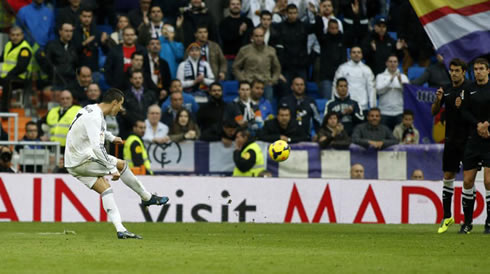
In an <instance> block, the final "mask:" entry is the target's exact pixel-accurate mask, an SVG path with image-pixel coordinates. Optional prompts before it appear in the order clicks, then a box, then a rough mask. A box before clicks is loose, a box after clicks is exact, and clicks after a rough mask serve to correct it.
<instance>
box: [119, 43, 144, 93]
mask: <svg viewBox="0 0 490 274" xmlns="http://www.w3.org/2000/svg"><path fill="white" fill-rule="evenodd" d="M144 64H145V54H144V53H143V52H141V51H135V52H133V53H132V54H131V60H130V64H129V67H128V70H126V72H124V74H123V75H124V76H123V77H124V80H123V81H122V82H123V85H122V87H123V90H127V89H129V88H130V87H131V82H130V81H129V80H130V79H131V74H132V73H133V71H135V70H141V71H143V75H145V73H144V67H143V65H144ZM145 76H146V75H145ZM148 78H149V77H145V78H144V80H147V79H148ZM143 82H144V84H145V86H146V85H147V83H146V81H143Z"/></svg>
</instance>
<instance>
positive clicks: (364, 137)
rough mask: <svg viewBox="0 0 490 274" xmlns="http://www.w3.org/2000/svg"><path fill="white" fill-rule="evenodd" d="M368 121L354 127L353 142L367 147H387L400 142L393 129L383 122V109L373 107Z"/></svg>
mask: <svg viewBox="0 0 490 274" xmlns="http://www.w3.org/2000/svg"><path fill="white" fill-rule="evenodd" d="M367 120H368V121H367V122H366V123H363V124H360V125H358V126H356V127H355V128H354V133H352V142H353V143H354V144H358V145H360V146H363V147H365V148H369V147H371V148H374V149H379V150H381V149H385V148H387V147H389V146H392V145H396V144H398V140H397V139H395V137H394V136H393V134H392V133H391V130H390V129H389V128H388V127H387V126H385V125H383V124H381V111H380V110H379V108H377V107H374V108H371V109H370V110H369V112H368V117H367Z"/></svg>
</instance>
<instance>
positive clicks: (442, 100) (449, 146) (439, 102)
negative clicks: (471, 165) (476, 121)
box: [432, 58, 471, 233]
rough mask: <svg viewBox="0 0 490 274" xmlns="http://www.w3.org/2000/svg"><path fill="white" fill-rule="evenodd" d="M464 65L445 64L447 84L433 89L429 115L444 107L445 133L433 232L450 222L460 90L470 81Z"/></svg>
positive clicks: (463, 135) (460, 139) (459, 142)
mask: <svg viewBox="0 0 490 274" xmlns="http://www.w3.org/2000/svg"><path fill="white" fill-rule="evenodd" d="M466 70H467V65H466V63H465V62H464V61H462V60H461V59H458V58H455V59H453V60H451V62H450V63H449V75H450V76H451V84H450V85H448V86H446V87H441V88H439V89H438V90H437V93H436V94H437V97H436V100H435V102H434V103H433V104H432V115H434V116H435V115H437V114H438V113H439V111H440V109H441V107H442V106H445V113H444V115H445V121H446V122H445V124H446V134H445V141H444V153H443V157H442V170H443V172H444V179H443V183H444V186H443V189H442V204H443V208H444V219H442V222H441V226H440V227H439V229H438V230H437V233H444V232H446V231H447V229H448V227H449V226H450V225H452V224H454V218H453V217H452V214H451V201H452V198H453V191H454V187H453V185H454V179H455V178H456V174H457V173H458V172H459V170H460V165H461V162H462V161H463V153H464V146H465V143H466V139H467V136H468V134H467V130H465V128H466V123H465V120H464V119H463V115H462V112H461V109H462V107H461V104H462V99H463V98H464V92H465V90H467V87H468V86H469V85H470V84H471V83H470V82H469V81H468V80H466V79H465V75H466Z"/></svg>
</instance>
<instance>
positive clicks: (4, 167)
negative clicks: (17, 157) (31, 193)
mask: <svg viewBox="0 0 490 274" xmlns="http://www.w3.org/2000/svg"><path fill="white" fill-rule="evenodd" d="M10 161H12V151H10V149H9V148H8V147H6V146H0V172H7V173H15V172H16V171H15V170H14V169H13V168H12V167H11V165H12V163H11V162H10Z"/></svg>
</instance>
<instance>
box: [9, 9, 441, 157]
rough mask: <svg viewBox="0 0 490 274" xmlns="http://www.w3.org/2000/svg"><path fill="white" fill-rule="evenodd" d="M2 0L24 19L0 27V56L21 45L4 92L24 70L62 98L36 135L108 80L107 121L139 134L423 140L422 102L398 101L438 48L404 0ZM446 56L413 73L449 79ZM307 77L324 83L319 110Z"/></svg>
mask: <svg viewBox="0 0 490 274" xmlns="http://www.w3.org/2000/svg"><path fill="white" fill-rule="evenodd" d="M4 2H5V3H4ZM4 2H2V4H3V7H2V8H3V12H6V13H10V14H11V15H14V16H15V22H13V23H14V25H15V26H18V27H11V28H10V29H8V30H6V31H7V32H8V33H9V40H10V42H9V43H11V45H10V48H4V49H3V52H2V55H1V56H0V58H1V60H0V61H3V62H5V61H7V60H5V59H4V58H7V55H8V54H9V53H8V52H5V51H11V48H12V47H14V48H15V47H20V51H19V52H18V56H15V57H14V58H13V60H17V65H16V66H15V68H14V67H8V68H10V71H5V68H6V67H5V66H4V67H3V70H2V74H1V83H2V85H3V86H4V89H3V90H4V95H3V97H5V96H9V93H10V92H9V88H8V87H10V85H11V82H13V81H14V80H17V81H18V80H22V79H25V77H24V78H22V73H27V74H28V75H30V76H32V77H33V79H34V80H35V81H36V88H38V89H44V88H46V87H47V88H49V89H51V90H52V94H53V98H52V102H51V104H52V105H54V106H56V107H53V108H51V109H50V110H49V112H48V113H47V115H46V116H45V117H41V119H39V122H38V128H39V136H41V137H40V138H41V139H42V140H53V141H59V142H60V144H61V145H62V147H63V144H64V139H63V138H64V137H63V134H65V137H66V130H67V128H66V125H69V124H70V123H71V121H72V120H73V119H75V117H74V115H75V114H76V111H75V110H77V109H79V108H80V106H81V107H83V106H85V105H87V104H93V103H97V102H98V101H99V100H100V98H101V94H103V93H104V91H105V90H106V89H107V88H108V87H115V88H118V89H120V90H122V91H123V92H124V93H125V101H124V104H123V106H124V111H123V112H122V113H120V114H119V115H118V116H117V117H110V116H108V117H106V122H107V126H108V130H110V131H111V132H113V133H116V134H118V135H119V136H121V137H122V138H123V139H126V138H128V137H129V136H134V135H136V136H138V138H141V139H142V140H143V142H144V143H145V145H148V144H150V143H157V144H164V143H168V142H181V141H184V140H204V141H222V143H223V144H224V145H225V146H230V145H231V142H232V141H233V140H234V138H235V134H236V132H237V130H239V129H240V128H247V129H248V130H249V131H250V133H251V137H252V138H256V139H259V140H263V141H267V142H272V141H275V140H278V139H283V140H286V141H288V142H290V143H295V142H302V141H315V142H318V143H319V145H320V147H321V148H337V149H345V148H348V146H349V145H350V143H351V142H353V143H356V144H359V145H361V146H365V147H372V148H374V149H383V148H386V147H387V146H389V145H393V144H396V143H405V144H417V143H418V142H419V140H418V136H419V135H418V131H417V130H416V129H415V128H414V125H413V118H414V115H416V114H414V113H413V112H412V111H410V110H404V109H403V96H402V92H403V86H402V85H403V84H404V83H408V78H407V76H406V75H405V74H404V71H405V72H406V68H407V66H406V64H413V63H419V64H422V65H425V66H428V65H429V59H430V56H431V55H433V50H432V48H431V47H430V42H429V44H428V43H427V41H428V39H427V36H426V35H425V32H424V31H423V29H422V27H421V25H420V23H419V21H418V18H417V17H416V15H415V13H414V12H413V9H412V7H411V5H410V4H409V2H408V0H398V1H395V0H391V1H383V0H373V1H361V0H289V1H287V0H277V1H274V0H265V1H264V0H242V1H240V0H229V1H218V0H189V1H188V0H173V1H165V0H153V1H152V0H139V1H133V2H137V3H132V4H130V3H129V1H117V0H114V1H90V0H68V1H48V0H33V1H32V3H31V4H26V5H25V6H23V7H17V6H16V8H15V9H13V8H12V6H10V5H9V3H10V2H11V1H4ZM105 2H117V3H113V4H114V5H112V6H111V5H107V3H105ZM119 2H121V3H126V2H128V3H126V4H124V5H123V4H118V3H119ZM387 2H388V3H389V6H387ZM101 25H102V26H104V27H101ZM107 25H109V26H111V27H110V28H107ZM109 30H110V31H109ZM388 31H389V32H391V33H394V34H395V36H397V37H398V38H393V37H392V36H391V35H389V34H388ZM24 41H27V43H24ZM23 43H24V44H23ZM24 50H26V52H27V53H26V54H27V55H26V54H24V53H23V52H24ZM9 58H10V57H9ZM22 58H24V59H26V58H27V59H31V60H30V62H27V63H26V62H22ZM441 58H442V56H441V57H440V58H439V61H437V62H435V63H434V64H432V65H430V66H428V68H427V72H425V73H424V75H423V76H422V77H423V78H421V79H417V83H419V84H421V83H423V82H425V81H428V82H429V84H430V85H433V84H434V85H439V84H443V83H445V81H446V80H448V78H444V77H447V72H446V73H444V70H443V69H442V68H441V66H442V61H441ZM9 60H10V59H9ZM24 63H25V64H24ZM402 64H403V66H402ZM402 67H403V69H402ZM441 70H442V71H443V72H441ZM233 80H234V81H238V88H237V97H236V98H235V99H234V100H233V101H232V102H229V103H226V102H225V101H224V98H223V95H224V87H223V85H222V83H223V81H233ZM307 82H317V83H318V93H319V94H318V96H319V97H322V98H325V99H326V100H327V102H326V105H325V111H324V113H321V112H320V111H319V106H317V103H316V101H315V100H314V99H313V98H311V97H310V96H308V95H307V94H306V86H307ZM6 91H7V92H6ZM5 94H7V95H5ZM6 98H9V97H6ZM2 100H3V101H2V102H3V103H2V108H4V109H6V108H8V101H6V102H4V101H5V99H2ZM4 105H6V106H4ZM74 106H76V107H74ZM321 107H322V108H323V106H321ZM43 124H45V125H44V126H43ZM46 125H47V127H46ZM142 128H145V131H144V132H141V129H142ZM135 131H138V132H135ZM26 138H31V139H32V138H33V137H32V136H31V137H28V136H26ZM142 161H143V162H144V159H142Z"/></svg>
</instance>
